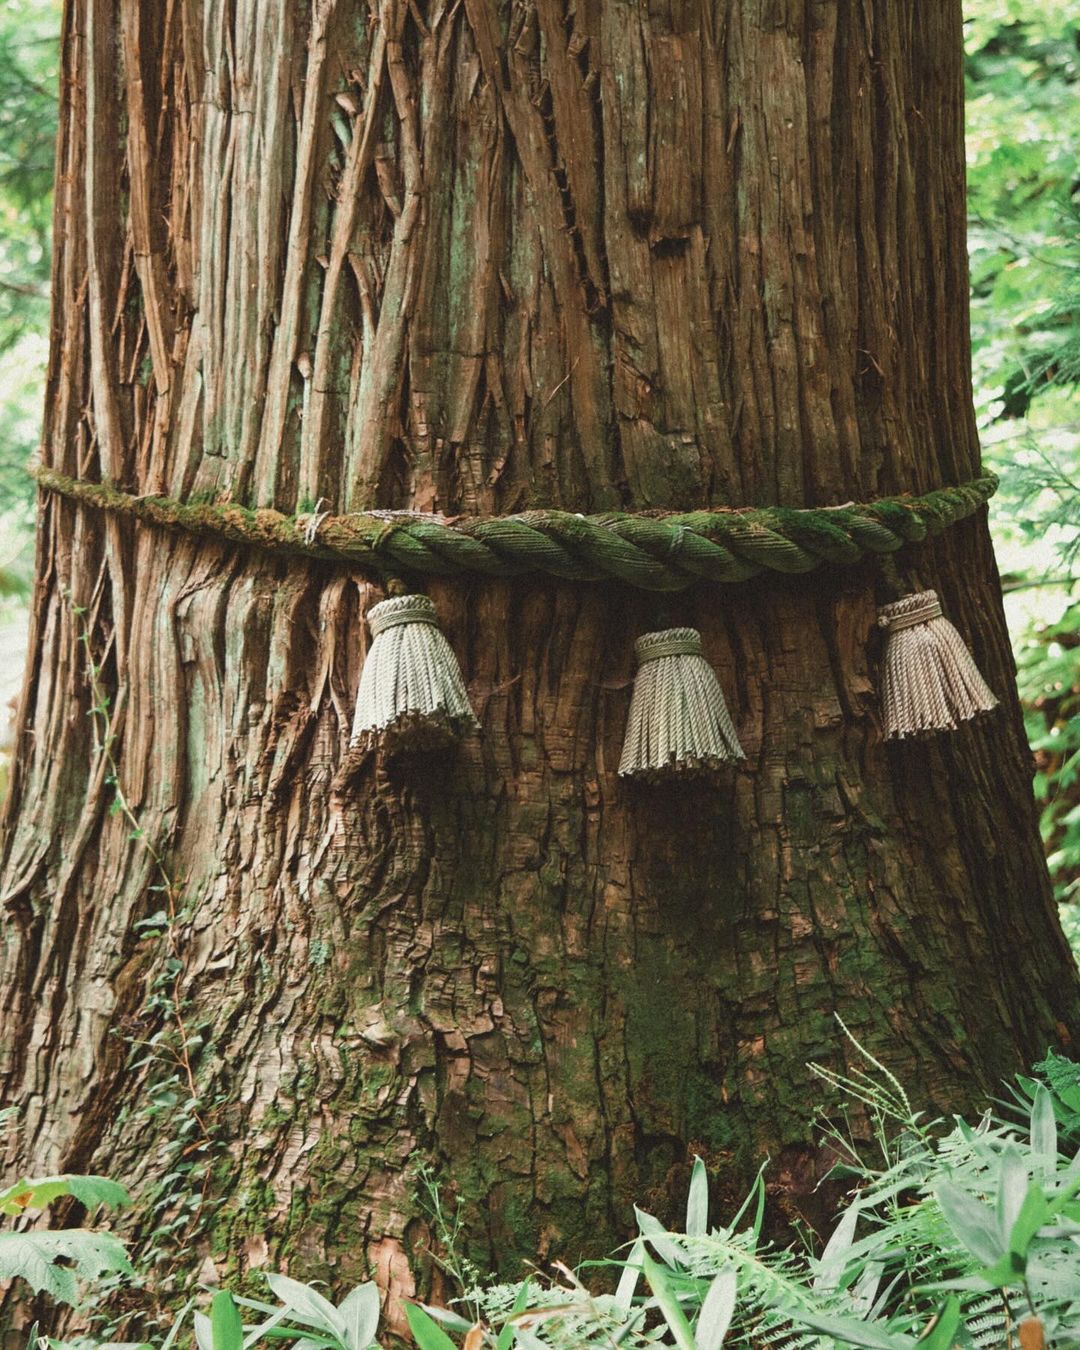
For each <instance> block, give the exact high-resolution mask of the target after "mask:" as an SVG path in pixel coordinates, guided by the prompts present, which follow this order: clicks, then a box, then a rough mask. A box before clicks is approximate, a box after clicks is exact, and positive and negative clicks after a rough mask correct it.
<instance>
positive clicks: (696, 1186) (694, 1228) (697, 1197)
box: [686, 1158, 709, 1237]
mask: <svg viewBox="0 0 1080 1350" xmlns="http://www.w3.org/2000/svg"><path fill="white" fill-rule="evenodd" d="M708 1228H709V1176H708V1173H707V1172H706V1170H705V1164H704V1163H703V1162H702V1161H701V1159H700V1158H695V1159H694V1170H693V1171H692V1172H691V1174H690V1194H689V1195H688V1196H687V1200H686V1233H687V1236H688V1237H704V1236H705V1234H706V1233H707V1232H708Z"/></svg>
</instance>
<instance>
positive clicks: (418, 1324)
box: [405, 1303, 457, 1350]
mask: <svg viewBox="0 0 1080 1350" xmlns="http://www.w3.org/2000/svg"><path fill="white" fill-rule="evenodd" d="M405 1317H406V1320H407V1321H408V1323H409V1330H410V1331H411V1332H412V1334H413V1340H414V1341H415V1342H416V1344H417V1345H418V1346H419V1350H457V1347H456V1346H455V1345H454V1342H453V1341H452V1340H451V1339H450V1337H449V1336H448V1335H447V1334H446V1332H445V1331H443V1329H442V1327H440V1326H439V1324H438V1323H437V1322H436V1321H435V1320H434V1319H433V1318H432V1317H430V1316H429V1315H428V1314H427V1313H426V1312H425V1311H424V1309H423V1308H421V1307H420V1306H419V1304H417V1303H406V1304H405Z"/></svg>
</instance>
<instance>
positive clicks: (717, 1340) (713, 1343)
mask: <svg viewBox="0 0 1080 1350" xmlns="http://www.w3.org/2000/svg"><path fill="white" fill-rule="evenodd" d="M737 1292H738V1282H737V1280H736V1278H735V1272H734V1271H733V1270H725V1271H723V1272H722V1273H721V1274H720V1275H717V1277H716V1279H715V1280H713V1282H712V1284H710V1285H709V1292H708V1293H707V1294H706V1295H705V1299H704V1302H703V1303H702V1305H701V1312H700V1313H699V1315H698V1320H697V1326H696V1327H695V1328H694V1336H695V1338H696V1339H697V1350H720V1347H721V1346H722V1345H723V1344H724V1337H725V1336H726V1335H727V1334H728V1328H729V1327H730V1326H731V1319H732V1317H733V1316H734V1315H735V1298H736V1294H737Z"/></svg>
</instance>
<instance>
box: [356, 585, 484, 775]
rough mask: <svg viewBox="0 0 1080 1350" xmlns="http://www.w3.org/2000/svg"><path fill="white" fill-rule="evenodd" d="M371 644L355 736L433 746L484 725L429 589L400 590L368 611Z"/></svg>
mask: <svg viewBox="0 0 1080 1350" xmlns="http://www.w3.org/2000/svg"><path fill="white" fill-rule="evenodd" d="M367 621H368V626H369V628H370V629H371V636H372V639H373V641H372V644H371V650H370V651H369V652H368V654H367V660H366V661H365V662H364V669H363V671H362V672H361V675H360V688H359V689H358V690H357V694H356V716H355V717H354V719H353V731H352V742H353V744H354V745H357V744H359V745H362V746H364V747H368V746H373V745H374V744H375V743H376V742H378V743H379V744H380V745H381V746H382V747H383V748H384V749H386V750H387V751H389V752H390V753H391V754H394V753H396V752H398V751H401V750H435V749H442V748H444V747H446V746H448V745H451V744H452V743H453V742H454V741H456V740H457V739H458V737H459V736H461V735H462V734H463V733H464V732H466V731H474V730H477V729H478V728H479V725H480V724H479V722H477V720H476V715H475V714H474V713H473V710H472V707H471V705H470V703H469V698H468V695H467V694H466V692H465V684H464V681H463V680H462V678H461V668H460V667H459V666H458V663H457V657H455V655H454V652H453V649H452V648H451V646H450V644H449V642H447V640H446V638H445V637H444V636H443V633H442V630H441V629H440V628H439V626H438V621H437V619H436V615H435V606H434V604H433V603H432V601H431V600H430V599H429V598H428V597H427V596H426V595H398V596H392V597H391V598H390V599H389V600H382V601H380V602H379V603H378V604H377V605H373V606H372V608H371V609H370V610H369V611H368V615H367Z"/></svg>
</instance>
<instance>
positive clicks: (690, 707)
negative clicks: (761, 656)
mask: <svg viewBox="0 0 1080 1350" xmlns="http://www.w3.org/2000/svg"><path fill="white" fill-rule="evenodd" d="M634 650H635V653H636V655H637V660H638V670H637V676H636V677H635V680H634V693H633V697H632V698H631V700H630V717H629V720H628V722H627V727H626V739H625V741H624V742H623V752H622V758H621V760H620V761H619V774H620V775H621V776H622V777H624V778H642V779H659V778H666V777H669V776H671V775H676V774H678V775H684V774H692V773H695V772H705V771H707V770H710V769H715V768H718V767H719V766H720V765H722V764H729V763H731V762H732V761H733V760H739V759H743V758H745V756H744V755H743V751H742V746H741V745H740V744H739V738H738V736H737V735H736V734H735V728H734V726H733V725H732V721H731V716H730V714H729V713H728V709H727V704H726V703H725V702H724V692H723V690H722V689H721V688H720V681H719V680H718V679H717V678H716V674H715V672H714V671H713V668H712V666H710V665H709V663H708V662H707V661H706V660H705V657H704V656H703V655H702V650H701V634H700V633H699V632H698V631H697V630H696V629H694V628H667V629H664V630H663V631H661V632H658V633H646V634H644V636H642V637H639V638H638V640H637V642H636V643H635V644H634Z"/></svg>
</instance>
